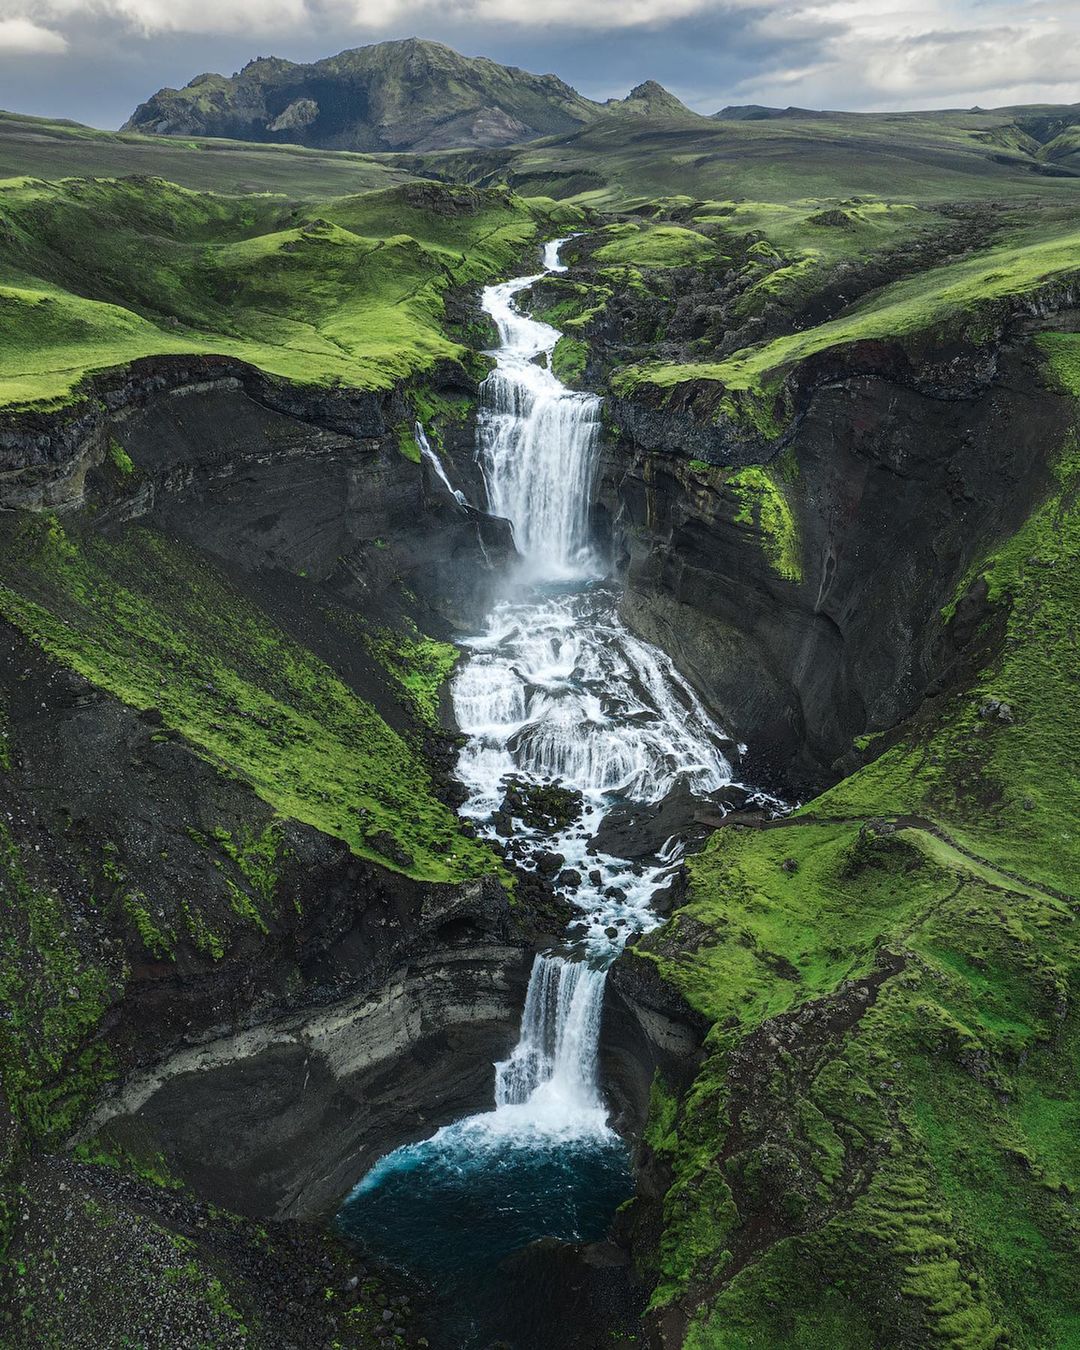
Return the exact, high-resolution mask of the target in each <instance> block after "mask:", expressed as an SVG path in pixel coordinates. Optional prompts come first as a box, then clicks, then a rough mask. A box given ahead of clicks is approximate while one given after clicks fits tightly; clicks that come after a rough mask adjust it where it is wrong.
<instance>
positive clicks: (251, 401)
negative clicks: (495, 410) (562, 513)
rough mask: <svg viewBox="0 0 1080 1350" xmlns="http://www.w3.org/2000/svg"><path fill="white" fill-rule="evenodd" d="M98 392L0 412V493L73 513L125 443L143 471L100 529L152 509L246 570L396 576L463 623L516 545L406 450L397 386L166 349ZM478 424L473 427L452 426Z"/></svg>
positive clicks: (453, 382)
mask: <svg viewBox="0 0 1080 1350" xmlns="http://www.w3.org/2000/svg"><path fill="white" fill-rule="evenodd" d="M460 380H461V375H460V371H459V370H457V369H456V368H452V367H448V368H447V369H446V370H445V371H440V370H436V372H435V373H434V374H433V376H432V384H433V387H434V388H435V389H436V390H439V389H442V390H444V391H446V392H454V393H461V392H462V386H461V384H460ZM93 392H94V394H95V395H96V397H94V398H89V399H87V400H85V401H84V402H81V403H78V404H75V405H73V406H71V407H70V408H67V409H65V410H64V411H62V412H60V413H56V414H40V415H28V416H20V417H17V418H14V417H13V418H9V419H7V420H6V422H4V421H0V503H2V504H3V505H4V506H6V507H31V508H42V507H45V508H52V509H55V510H58V511H64V512H66V511H75V510H78V509H79V508H80V507H82V506H84V505H85V503H86V500H87V487H86V484H87V475H88V474H93V473H94V472H95V471H96V470H97V469H98V468H99V467H100V466H101V465H102V464H104V463H106V462H107V460H108V452H109V445H110V442H111V441H112V440H113V439H115V438H116V437H119V438H120V439H121V440H122V441H123V443H124V444H125V446H126V447H127V453H129V454H130V455H131V456H133V457H134V458H135V459H136V460H137V461H138V463H139V465H140V476H139V480H138V484H137V488H136V490H134V491H131V492H128V493H126V494H124V496H123V497H122V499H121V500H119V501H116V502H113V503H111V504H110V505H109V506H108V508H107V509H106V510H105V511H104V513H103V511H102V507H101V505H100V503H99V504H97V505H96V507H95V509H96V511H97V515H98V521H99V522H100V523H101V524H105V525H107V524H108V522H109V521H110V520H111V521H112V522H113V523H118V522H120V521H122V520H131V519H137V518H140V517H144V516H150V517H153V518H154V519H155V520H158V519H160V520H162V521H168V523H169V528H170V529H175V530H176V531H177V533H179V534H181V535H182V536H184V537H185V538H187V539H190V540H191V541H192V542H193V543H195V544H196V545H197V546H199V547H200V548H206V549H209V550H210V551H211V552H213V553H215V554H217V555H218V556H220V557H222V558H225V559H228V560H230V561H233V562H237V563H239V564H241V565H243V566H246V567H248V568H249V570H251V569H254V568H256V567H257V568H260V569H266V568H277V569H279V570H284V571H287V572H289V573H291V574H293V575H294V576H295V575H302V576H305V577H310V578H312V579H317V580H320V581H323V580H328V579H330V578H331V577H332V575H333V574H335V573H337V574H338V575H337V583H340V584H341V585H343V586H344V587H345V589H347V590H351V591H353V592H356V591H357V588H360V589H362V590H365V591H368V592H370V593H371V594H372V595H373V596H378V595H381V594H384V593H385V592H387V591H388V589H391V588H394V587H396V585H397V584H399V583H400V582H401V581H404V582H405V584H406V585H407V586H408V588H409V589H410V590H412V591H413V592H414V593H415V594H416V595H417V596H419V597H420V598H421V599H422V600H423V601H425V602H430V605H431V608H432V610H433V611H434V612H435V613H436V614H438V615H441V616H442V618H443V619H445V620H449V621H450V622H451V623H459V624H461V625H463V626H468V625H469V624H470V623H471V622H473V620H474V617H475V615H476V614H478V613H482V612H483V611H484V609H485V608H486V604H487V594H488V586H489V584H490V583H491V582H492V581H493V579H494V571H493V569H497V568H498V566H499V565H500V564H501V562H502V561H504V560H505V559H506V558H507V557H509V556H510V555H511V554H512V552H513V542H512V537H511V533H510V530H509V526H508V525H507V524H506V523H505V522H503V521H500V520H497V519H496V518H494V517H491V516H487V515H485V514H484V513H482V512H480V511H476V510H473V509H472V508H462V507H461V506H460V505H458V503H457V502H456V501H454V500H453V499H452V498H451V497H449V495H448V494H447V493H446V491H445V489H444V488H443V486H442V484H440V483H439V482H438V480H437V478H436V477H435V475H434V474H433V473H431V471H430V469H429V467H428V466H427V465H425V464H421V465H417V466H415V467H414V466H413V465H412V464H410V463H408V462H407V461H405V460H404V459H403V458H402V456H401V454H400V452H399V448H398V446H399V440H398V437H399V433H400V430H401V428H403V427H404V428H406V429H407V428H408V427H409V426H410V425H411V413H410V409H409V407H408V406H407V404H406V402H405V401H404V399H403V397H402V395H401V393H400V392H399V391H389V392H382V393H368V392H363V391H355V390H341V391H337V390H330V389H325V390H319V389H304V390H301V389H299V388H297V387H296V386H293V385H289V384H287V383H285V382H283V381H276V380H274V379H272V378H270V377H267V376H265V375H263V374H262V373H261V372H259V371H257V370H256V369H254V368H253V367H251V366H247V365H244V364H243V363H241V362H237V361H232V360H230V359H228V358H218V357H177V358H170V357H161V358H149V359H146V360H142V361H136V362H133V363H132V364H131V365H130V366H128V367H125V368H124V369H123V370H120V371H117V372H115V373H111V374H109V375H106V376H104V377H102V378H101V379H100V380H98V381H97V382H96V384H95V387H94V391H93ZM471 434H472V424H471V421H470V422H469V423H468V424H467V425H465V426H464V427H461V428H457V429H456V436H457V437H458V438H466V439H467V438H468V437H469V436H471ZM358 549H359V551H360V555H361V557H360V559H358V558H357V557H356V550H358ZM347 555H352V556H353V563H352V566H351V569H350V571H351V575H350V576H348V577H342V576H341V575H340V573H341V560H342V558H344V557H345V556H347ZM358 562H359V566H357V563H358Z"/></svg>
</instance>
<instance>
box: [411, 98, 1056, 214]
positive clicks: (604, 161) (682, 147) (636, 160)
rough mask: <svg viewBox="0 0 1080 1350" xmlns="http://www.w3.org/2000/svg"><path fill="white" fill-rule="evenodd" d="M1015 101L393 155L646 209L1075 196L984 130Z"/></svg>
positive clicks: (596, 125) (640, 127)
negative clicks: (683, 201) (688, 202)
mask: <svg viewBox="0 0 1080 1350" xmlns="http://www.w3.org/2000/svg"><path fill="white" fill-rule="evenodd" d="M1016 117H1017V110H1016V109H1007V108H1005V109H1000V110H998V111H997V112H985V111H983V110H980V109H968V110H964V111H956V110H954V111H950V112H940V113H925V112H924V113H868V114H856V113H821V114H816V115H815V116H813V117H803V116H799V115H798V114H793V115H791V116H785V117H781V118H768V119H764V120H761V121H757V120H726V119H725V120H719V119H714V118H694V119H693V120H687V121H684V122H682V123H680V124H679V125H678V127H677V128H676V127H674V126H673V125H672V124H671V123H670V122H669V121H667V120H666V119H665V120H657V121H655V122H650V121H646V120H642V119H637V118H633V119H631V118H627V117H625V116H618V115H608V116H604V115H601V116H599V117H598V118H597V119H596V120H595V121H594V122H592V123H591V125H589V126H587V127H586V128H584V129H583V130H582V131H579V132H575V133H571V134H569V135H562V136H557V137H550V138H547V139H546V140H544V141H539V142H533V143H531V144H527V145H522V146H518V147H511V148H508V149H506V150H503V151H498V152H491V151H478V150H472V151H459V152H444V153H441V154H427V155H417V154H411V155H404V156H397V157H395V158H394V159H393V160H391V161H390V162H392V163H397V164H399V165H401V166H402V167H406V168H409V169H410V170H412V171H414V172H424V173H429V174H434V175H439V176H441V175H451V174H452V175H458V176H461V177H469V176H475V175H478V174H479V173H482V172H484V171H486V172H491V171H492V169H493V168H496V167H497V168H498V169H499V170H501V171H502V173H503V174H504V175H506V176H507V177H512V181H513V182H514V183H517V184H528V187H529V190H530V191H532V192H547V193H551V194H552V195H556V196H565V197H567V198H568V199H570V200H572V201H574V202H576V203H578V204H581V205H588V206H591V207H593V208H595V209H597V210H609V211H626V210H634V209H640V208H642V207H643V206H646V205H647V204H648V203H649V202H650V201H653V200H655V199H656V198H658V197H671V198H674V197H678V196H680V195H681V196H688V197H691V198H692V199H696V200H698V201H711V200H722V199H729V200H730V199H739V198H743V199H746V200H749V201H766V202H781V203H799V202H803V201H806V200H808V199H823V198H830V197H831V198H837V197H839V198H842V199H846V198H851V197H874V196H880V197H889V198H892V199H894V200H897V201H901V202H913V203H916V204H919V205H922V204H928V205H929V206H930V207H931V208H932V207H933V206H935V205H936V204H937V203H940V202H956V201H978V200H980V199H984V200H985V199H991V200H999V201H1000V200H1017V199H1021V200H1023V199H1026V200H1027V201H1029V202H1032V201H1036V200H1040V199H1041V200H1058V201H1061V200H1065V201H1067V200H1070V199H1071V200H1075V199H1076V192H1077V187H1078V184H1077V182H1076V180H1075V179H1072V178H1050V177H1047V176H1045V174H1044V173H1042V172H1040V170H1041V169H1042V167H1043V166H1042V164H1041V162H1040V161H1039V160H1038V158H1037V157H1036V153H1035V152H1034V151H1033V150H1025V149H1022V148H1020V147H1017V148H1015V149H1013V150H1010V151H1004V152H1003V150H1002V148H1001V147H1000V146H999V145H997V144H995V143H994V142H993V141H991V140H990V139H988V134H990V133H995V132H1000V131H1001V130H1003V129H1005V128H1009V127H1011V126H1013V125H1015V122H1016Z"/></svg>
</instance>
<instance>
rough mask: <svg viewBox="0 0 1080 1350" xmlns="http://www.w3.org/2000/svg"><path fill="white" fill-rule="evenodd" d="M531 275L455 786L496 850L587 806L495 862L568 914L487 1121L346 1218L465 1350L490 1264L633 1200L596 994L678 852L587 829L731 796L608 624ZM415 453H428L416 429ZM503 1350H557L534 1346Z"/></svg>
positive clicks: (589, 480)
mask: <svg viewBox="0 0 1080 1350" xmlns="http://www.w3.org/2000/svg"><path fill="white" fill-rule="evenodd" d="M562 242H564V241H555V242H554V243H553V244H549V245H548V246H547V249H546V252H545V257H544V266H545V271H554V270H563V269H562V268H561V264H560V262H559V246H560V244H561V243H562ZM542 275H543V273H538V274H536V275H534V276H528V277H521V278H517V279H516V280H513V281H509V282H505V283H502V284H501V285H496V286H491V287H488V288H487V289H486V290H485V292H484V296H483V305H484V309H485V311H486V312H487V313H488V314H489V315H490V316H491V318H492V319H493V320H494V322H495V324H496V326H497V328H498V331H499V336H500V345H499V347H498V348H497V349H496V351H495V352H494V353H493V355H494V357H495V360H496V366H495V369H494V370H493V371H492V372H491V374H490V375H489V376H488V377H487V379H486V380H485V381H484V384H483V386H482V390H481V412H480V418H479V425H478V437H477V439H478V445H477V458H478V461H479V464H480V468H481V471H482V474H483V479H484V484H485V486H486V490H487V497H488V502H487V505H488V509H489V510H490V511H492V512H493V513H494V514H497V515H502V516H505V517H506V518H507V519H509V520H510V522H511V524H512V526H513V530H514V536H515V542H516V545H517V548H518V552H519V553H520V555H521V564H520V569H519V575H518V576H517V578H516V580H515V585H514V586H513V588H512V590H511V591H510V592H509V593H508V594H507V595H506V597H505V598H504V599H503V600H502V601H501V603H499V604H498V605H497V606H496V607H495V608H494V610H493V612H492V613H491V615H490V616H489V619H488V622H487V625H486V628H485V630H484V631H483V632H482V633H479V634H478V635H476V636H475V637H474V638H472V639H471V640H469V641H467V642H466V643H464V644H463V645H464V646H465V648H466V650H467V652H468V660H467V661H466V662H465V664H464V665H463V667H462V668H461V669H460V671H459V673H458V675H457V676H456V678H455V680H454V683H453V699H454V708H455V713H456V717H457V721H458V724H459V726H460V728H461V730H462V732H463V733H464V735H465V736H466V738H467V739H466V743H465V745H464V747H463V749H462V751H461V754H460V758H459V762H458V766H457V775H458V777H459V779H460V780H461V782H462V783H463V784H464V786H465V788H466V790H467V792H468V798H467V800H466V802H465V804H464V806H463V807H462V808H461V810H462V814H463V815H465V816H467V817H469V818H471V819H472V820H473V821H474V822H475V824H476V827H477V830H478V832H479V833H481V834H485V835H487V836H489V837H492V838H495V837H497V836H498V834H499V825H500V822H499V819H498V817H499V816H500V814H502V816H503V821H502V825H503V828H502V833H503V834H504V835H505V834H506V833H507V831H506V828H505V826H506V821H505V810H506V808H505V806H504V798H505V797H506V791H507V782H508V780H516V781H517V782H519V783H524V784H526V785H528V784H553V783H557V784H559V785H560V786H562V787H564V788H568V789H573V790H575V791H576V792H578V793H580V794H581V810H580V812H579V813H578V814H577V815H576V818H575V819H573V820H572V821H571V822H570V823H568V824H566V825H564V826H562V827H560V828H558V829H557V830H556V831H555V832H554V833H552V832H551V831H539V830H536V829H530V828H529V827H528V826H527V825H526V824H525V822H524V821H522V820H521V819H520V818H515V819H514V820H513V829H512V843H511V846H510V847H511V850H512V853H513V856H514V857H515V858H516V860H517V861H518V862H519V864H520V865H521V866H523V867H525V868H527V869H530V868H535V867H536V866H537V865H538V863H540V862H542V861H543V862H546V863H547V865H548V868H549V871H550V866H551V855H553V854H554V855H557V858H556V862H557V868H558V873H559V875H558V876H557V877H556V878H555V882H556V887H557V889H559V890H563V891H565V892H566V893H568V894H569V897H570V899H571V900H572V901H573V903H574V906H575V907H576V909H577V910H578V911H579V913H578V915H577V918H576V921H575V923H574V924H572V925H571V927H570V929H569V930H568V932H567V934H566V936H565V938H564V940H563V941H562V942H561V943H560V944H559V945H558V946H557V947H556V948H554V949H552V950H550V951H547V952H543V953H541V954H539V955H538V956H537V957H536V958H535V962H534V965H533V970H532V975H531V979H530V983H529V989H528V995H527V999H526V1004H525V1008H524V1010H523V1014H522V1021H521V1030H520V1035H519V1039H518V1043H517V1045H516V1046H515V1047H514V1049H513V1050H512V1052H511V1053H510V1055H509V1056H508V1058H507V1059H506V1060H504V1061H503V1062H501V1063H499V1064H497V1065H496V1066H495V1082H494V1102H493V1107H492V1109H491V1110H489V1111H486V1112H482V1113H480V1114H478V1115H475V1116H471V1117H468V1118H467V1119H464V1120H459V1121H457V1122H455V1123H454V1124H452V1125H449V1126H446V1127H444V1128H443V1129H441V1130H439V1131H438V1132H437V1133H436V1134H435V1135H433V1136H432V1137H431V1138H430V1139H427V1140H424V1141H422V1142H420V1143H416V1144H410V1145H407V1146H406V1147H404V1148H401V1149H398V1150H396V1151H395V1152H394V1153H391V1154H389V1155H387V1156H386V1157H384V1158H382V1159H380V1160H379V1161H378V1162H377V1163H376V1164H375V1166H374V1167H373V1168H372V1169H371V1170H370V1171H369V1172H368V1173H367V1175H366V1176H365V1177H364V1178H363V1179H362V1180H361V1182H360V1183H359V1185H358V1186H357V1187H356V1189H355V1190H354V1192H353V1194H352V1195H351V1196H350V1197H349V1199H348V1201H347V1202H346V1204H345V1206H344V1208H343V1210H342V1212H341V1215H340V1224H341V1226H342V1228H343V1230H344V1231H345V1232H346V1233H348V1234H352V1235H354V1236H356V1237H358V1238H360V1239H362V1240H363V1241H364V1242H365V1243H367V1244H368V1245H369V1246H370V1247H371V1248H372V1249H373V1250H375V1251H376V1252H377V1253H378V1254H379V1255H381V1256H382V1257H384V1258H387V1259H389V1260H391V1261H395V1262H397V1263H398V1264H400V1265H402V1266H405V1267H407V1268H409V1269H410V1270H412V1271H413V1273H415V1274H417V1275H419V1276H420V1277H421V1278H422V1279H426V1280H427V1281H429V1282H430V1283H431V1284H432V1285H433V1286H434V1287H435V1289H436V1290H438V1291H439V1292H441V1293H442V1294H443V1295H444V1296H445V1297H446V1298H447V1300H448V1308H449V1309H450V1311H449V1312H448V1319H449V1320H448V1326H449V1327H451V1328H452V1330H451V1332H450V1334H451V1335H452V1338H453V1339H452V1340H451V1341H448V1342H447V1344H454V1345H455V1346H460V1347H462V1350H464V1348H465V1347H471V1346H478V1347H479V1346H486V1345H488V1344H490V1343H491V1342H492V1340H493V1338H495V1337H494V1331H493V1328H494V1329H495V1330H498V1331H499V1332H500V1334H503V1335H504V1334H505V1331H504V1328H503V1326H502V1324H500V1323H499V1321H498V1317H497V1316H496V1314H495V1312H494V1311H493V1310H494V1309H495V1308H497V1307H498V1306H499V1304H500V1302H501V1301H502V1299H503V1297H504V1294H505V1288H504V1286H503V1283H502V1280H501V1277H500V1275H499V1273H498V1268H499V1265H500V1262H502V1261H504V1259H505V1258H507V1257H509V1256H512V1255H513V1254H514V1253H517V1252H521V1251H522V1249H524V1248H525V1247H527V1245H528V1244H529V1243H530V1242H531V1241H533V1240H534V1239H537V1238H541V1237H555V1238H560V1239H563V1240H570V1241H581V1240H595V1239H599V1238H601V1237H602V1236H603V1235H604V1233H605V1231H606V1229H607V1227H608V1225H609V1224H610V1221H611V1217H612V1214H613V1212H614V1210H615V1208H616V1207H617V1205H618V1204H619V1203H620V1202H621V1201H622V1200H624V1199H626V1198H628V1197H629V1195H630V1194H631V1191H632V1183H631V1178H630V1173H629V1166H628V1159H627V1154H626V1150H625V1148H624V1145H623V1144H622V1141H621V1140H620V1139H619V1137H618V1135H616V1134H615V1132H614V1131H613V1130H612V1128H611V1126H610V1125H609V1123H608V1113H607V1109H606V1107H605V1103H604V1099H603V1095H602V1092H601V1087H600V1082H599V1073H598V1050H599V1040H600V1025H601V1016H602V1011H603V997H604V983H605V979H606V974H607V971H608V969H609V967H610V965H611V963H612V962H613V961H614V960H615V958H616V957H617V956H618V954H619V952H620V951H621V950H622V948H623V946H624V945H625V943H626V942H627V940H628V939H630V938H631V937H633V936H634V935H635V934H638V933H641V932H643V931H646V930H648V929H649V928H651V927H652V926H654V925H655V923H656V922H657V920H656V918H655V917H654V915H653V913H652V910H651V909H650V901H651V898H652V896H653V894H654V893H655V891H656V890H657V889H658V888H659V887H660V886H661V885H663V883H664V880H665V878H666V877H667V876H669V875H670V872H671V871H672V869H673V868H674V867H675V866H677V864H678V862H679V858H680V848H679V845H678V842H677V840H669V841H667V842H666V843H665V844H663V845H662V846H660V847H659V848H658V850H657V852H656V853H655V854H654V855H653V856H652V857H651V858H649V859H647V860H644V861H641V862H630V861H627V860H625V859H623V858H619V857H615V856H613V855H609V854H606V853H603V852H600V851H598V849H597V847H596V845H595V844H594V843H593V842H592V841H593V839H594V836H595V835H596V832H597V829H598V827H599V826H600V824H601V822H602V821H603V819H604V816H605V815H606V814H607V813H608V812H609V811H610V810H611V809H612V807H613V806H615V805H617V804H620V803H625V802H635V803H654V802H659V801H661V800H662V799H663V798H665V797H666V796H667V795H668V794H669V793H671V792H672V791H673V790H674V789H676V788H680V787H681V788H683V789H685V790H686V791H688V792H690V793H693V794H697V795H701V796H705V795H707V794H710V793H712V792H715V791H716V790H717V789H719V788H721V787H723V786H724V785H725V784H728V783H730V782H731V781H732V770H731V765H730V763H729V761H728V759H727V758H726V756H725V753H724V748H725V745H726V742H725V740H724V737H723V735H722V733H721V732H720V731H719V730H718V729H717V728H716V727H715V726H714V724H713V723H712V722H711V720H710V718H709V716H708V714H707V712H706V711H705V709H704V707H703V706H702V704H701V703H700V701H699V700H698V698H697V696H696V695H695V693H694V691H693V690H692V688H691V687H690V686H689V684H688V683H687V682H686V681H685V680H684V679H683V678H682V677H681V676H680V675H679V673H678V672H677V671H676V670H675V668H674V666H673V665H672V663H671V661H670V660H669V659H668V658H667V657H666V656H665V654H664V653H663V652H661V651H660V650H659V649H657V648H655V647H653V646H651V645H650V644H649V643H646V642H643V641H642V640H640V639H639V638H636V637H635V636H634V635H633V634H632V633H630V632H629V630H628V629H627V628H626V627H625V626H624V625H623V623H622V622H621V620H620V619H619V616H618V611H617V601H618V595H617V592H616V591H615V589H614V588H613V587H612V586H610V585H609V584H607V583H606V582H605V580H604V570H605V569H604V566H603V562H602V559H601V558H600V557H599V556H598V555H597V553H596V552H595V550H594V548H593V545H592V541H591V539H590V533H589V506H590V500H591V491H592V485H593V479H594V475H595V469H596V457H597V438H598V429H599V408H600V400H599V399H598V398H597V397H596V396H595V395H592V394H587V393H577V392H574V391H572V390H569V389H567V388H566V387H565V386H564V385H562V384H561V383H560V382H559V381H558V380H557V379H556V377H555V375H554V374H553V372H552V370H551V353H552V351H553V349H554V346H555V343H556V341H557V340H558V337H559V334H558V332H557V331H556V330H555V329H554V328H551V327H550V326H548V325H546V324H543V323H540V322H538V321H536V320H534V319H532V318H530V317H528V315H526V314H524V313H523V312H522V311H521V310H520V309H519V308H518V307H517V304H516V296H517V295H518V293H519V292H521V291H522V290H524V289H526V288H527V287H529V286H531V285H532V284H533V283H534V282H535V281H537V280H538V279H539V277H540V276H542ZM418 439H419V442H420V444H421V447H422V449H426V440H425V439H424V438H423V433H422V429H418ZM440 468H441V466H440ZM443 477H444V480H445V475H443ZM447 486H448V487H449V484H447ZM450 490H451V491H452V489H450ZM545 855H546V856H545ZM500 1343H503V1342H500ZM506 1343H508V1344H511V1345H513V1346H515V1347H522V1350H524V1347H526V1346H530V1347H531V1346H534V1345H535V1346H546V1345H548V1344H551V1343H552V1342H551V1341H549V1340H547V1339H544V1337H543V1336H542V1335H540V1334H539V1333H538V1334H537V1335H536V1336H535V1337H534V1338H530V1337H523V1338H521V1339H517V1338H515V1339H513V1340H511V1341H509V1342H506Z"/></svg>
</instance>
